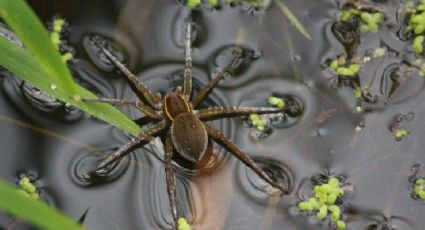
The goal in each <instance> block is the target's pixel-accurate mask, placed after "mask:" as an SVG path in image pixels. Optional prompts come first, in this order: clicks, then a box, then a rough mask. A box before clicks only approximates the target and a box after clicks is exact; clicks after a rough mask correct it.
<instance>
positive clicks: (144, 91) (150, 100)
mask: <svg viewBox="0 0 425 230" xmlns="http://www.w3.org/2000/svg"><path fill="white" fill-rule="evenodd" d="M95 44H96V45H97V46H98V47H99V49H100V50H101V51H102V52H103V53H104V54H105V56H106V57H107V58H108V59H109V60H110V61H111V63H112V64H113V65H114V66H115V67H116V68H117V69H118V70H119V71H120V72H121V73H123V74H124V76H125V77H126V79H127V81H128V83H129V84H130V87H131V88H132V89H133V91H134V93H135V94H136V95H137V96H138V97H139V99H140V100H141V101H143V102H144V103H146V104H148V105H149V106H152V107H153V108H155V109H158V110H159V109H160V101H161V98H160V97H159V96H158V95H156V94H153V93H152V92H151V91H150V90H149V88H148V87H147V86H146V85H145V84H144V83H143V82H141V81H140V80H139V79H138V78H137V77H136V76H135V75H134V74H132V73H131V72H130V70H128V69H127V67H125V66H124V65H123V64H122V63H121V62H119V61H118V60H117V59H116V58H115V57H114V55H112V54H111V53H110V52H109V51H108V50H107V49H105V48H104V47H103V46H102V45H101V44H100V43H99V42H96V43H95Z"/></svg>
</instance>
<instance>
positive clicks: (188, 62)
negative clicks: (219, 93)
mask: <svg viewBox="0 0 425 230" xmlns="http://www.w3.org/2000/svg"><path fill="white" fill-rule="evenodd" d="M190 23H191V21H190V18H188V19H187V30H186V41H185V47H186V49H185V54H186V59H185V64H184V83H183V94H184V95H185V96H186V99H187V100H189V97H190V93H191V92H192V51H191V47H190V46H191V33H192V25H191V24H190Z"/></svg>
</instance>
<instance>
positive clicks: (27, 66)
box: [0, 36, 142, 136]
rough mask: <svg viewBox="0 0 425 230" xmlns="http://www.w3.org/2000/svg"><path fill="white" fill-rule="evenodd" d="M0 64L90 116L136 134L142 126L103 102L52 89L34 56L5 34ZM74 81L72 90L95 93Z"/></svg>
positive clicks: (84, 94)
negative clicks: (78, 99) (86, 100)
mask: <svg viewBox="0 0 425 230" xmlns="http://www.w3.org/2000/svg"><path fill="white" fill-rule="evenodd" d="M0 50H1V52H0V65H1V66H3V67H5V68H6V69H8V70H10V71H11V72H13V73H14V74H16V75H17V76H20V77H21V78H22V79H24V80H25V81H27V82H29V83H30V84H32V85H34V86H35V87H37V88H38V89H40V90H42V91H44V92H46V93H47V94H49V95H51V96H54V97H56V98H58V99H59V100H61V101H63V102H66V103H69V104H71V105H73V106H76V107H78V108H80V109H82V110H84V111H86V112H88V113H90V114H92V115H93V116H96V117H98V118H100V119H102V120H104V121H106V122H108V123H110V124H112V125H114V126H116V127H118V128H120V129H122V130H124V131H126V132H128V133H130V134H132V135H135V136H136V135H138V134H140V132H141V131H142V130H141V128H140V127H139V126H138V125H137V124H135V123H134V122H133V121H132V120H130V119H129V118H128V117H127V116H126V115H124V114H123V113H121V112H120V111H118V110H117V109H116V108H114V107H113V106H111V105H107V104H104V103H84V102H82V101H77V100H74V99H73V98H72V96H73V95H74V94H70V93H69V92H68V91H67V90H65V89H64V88H63V87H61V85H58V86H57V88H56V89H54V90H53V89H52V88H51V85H52V81H51V79H49V78H48V77H46V76H47V75H48V74H47V73H46V71H45V70H44V69H43V68H42V67H41V66H40V65H39V63H38V62H37V60H36V59H35V58H34V57H33V56H32V55H31V54H30V53H28V52H27V51H26V50H24V49H22V48H20V47H18V46H17V45H15V44H14V43H12V42H10V41H8V40H7V39H6V38H3V37H1V36H0ZM72 84H74V87H75V88H74V90H75V93H76V94H78V95H81V97H88V98H93V97H95V95H94V94H92V93H91V92H89V91H88V90H86V89H84V88H83V87H81V86H80V85H78V84H75V83H74V82H72Z"/></svg>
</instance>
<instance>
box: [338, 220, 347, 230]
mask: <svg viewBox="0 0 425 230" xmlns="http://www.w3.org/2000/svg"><path fill="white" fill-rule="evenodd" d="M336 227H337V228H338V229H339V230H344V229H346V228H347V224H346V223H345V222H344V221H342V220H338V221H337V222H336Z"/></svg>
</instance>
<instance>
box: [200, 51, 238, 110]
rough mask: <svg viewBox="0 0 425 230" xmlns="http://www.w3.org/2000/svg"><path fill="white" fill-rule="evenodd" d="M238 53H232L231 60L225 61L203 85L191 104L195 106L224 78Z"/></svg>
mask: <svg viewBox="0 0 425 230" xmlns="http://www.w3.org/2000/svg"><path fill="white" fill-rule="evenodd" d="M239 56H240V54H239V53H238V54H234V57H233V58H232V60H231V61H230V62H229V63H227V65H226V66H224V68H223V69H222V70H221V71H220V73H218V74H217V76H215V77H214V78H213V79H212V80H211V81H210V82H209V83H208V84H207V85H205V86H204V87H203V88H202V89H201V90H200V91H199V92H198V94H196V96H195V97H194V98H193V100H192V106H193V108H195V107H196V106H197V105H198V104H200V103H201V102H202V101H203V100H204V99H205V98H206V97H207V96H208V95H209V94H210V93H211V91H212V90H213V88H214V87H215V86H217V84H218V82H219V81H220V80H221V79H223V78H224V76H225V75H226V73H227V71H228V70H229V68H230V66H232V64H233V63H234V62H235V61H236V60H237V59H238V58H239Z"/></svg>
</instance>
